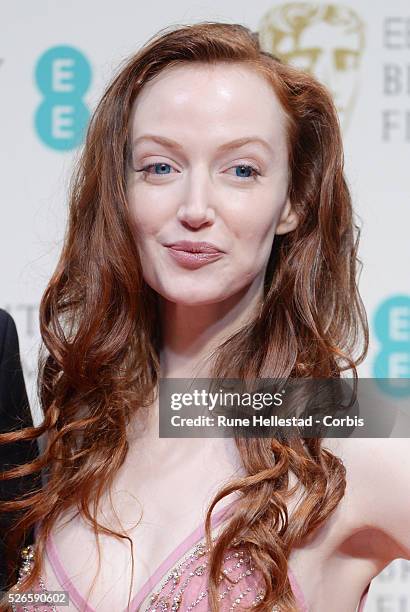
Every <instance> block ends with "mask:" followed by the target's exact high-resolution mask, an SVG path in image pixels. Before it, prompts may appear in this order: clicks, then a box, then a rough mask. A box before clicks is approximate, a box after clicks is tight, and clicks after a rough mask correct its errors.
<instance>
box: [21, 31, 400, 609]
mask: <svg viewBox="0 0 410 612" xmlns="http://www.w3.org/2000/svg"><path fill="white" fill-rule="evenodd" d="M355 230H357V227H356V226H355V225H354V223H353V211H352V206H351V200H350V196H349V192H348V188H347V185H346V182H345V179H344V176H343V158H342V143H341V136H340V132H339V127H338V122H337V117H336V113H335V109H334V106H333V104H332V102H331V100H330V98H329V95H328V93H327V92H326V90H325V89H324V88H323V87H322V86H320V85H319V84H318V83H317V82H316V81H315V80H314V79H313V78H311V77H310V76H308V75H306V74H303V73H301V72H299V71H298V70H296V69H293V68H291V67H288V66H286V65H284V64H282V63H281V62H280V61H279V60H277V59H276V58H274V57H272V56H271V55H269V54H268V53H264V52H262V51H261V50H260V48H259V45H258V41H257V38H256V36H255V35H253V34H252V33H251V32H250V31H249V30H248V29H246V28H245V27H243V26H240V25H228V24H222V23H200V24H196V25H193V26H184V27H179V28H176V29H171V30H167V31H165V32H160V33H159V35H157V36H156V37H154V38H153V39H152V40H150V41H149V42H148V43H147V45H145V47H144V48H143V49H141V50H140V51H139V52H138V53H137V54H136V55H135V56H133V57H131V59H130V60H129V61H128V62H127V63H126V64H125V65H124V66H123V67H122V69H121V70H120V71H119V73H118V75H117V76H116V77H115V79H114V80H113V82H112V84H111V85H110V86H109V87H108V89H107V91H106V92H105V94H104V96H103V98H102V100H101V102H100V103H99V105H98V107H97V109H96V111H95V113H94V116H93V119H92V121H91V124H90V127H89V130H88V133H87V138H86V143H85V148H84V151H83V155H82V158H81V160H80V163H79V166H78V171H77V175H76V179H75V181H74V182H73V185H72V190H71V201H70V218H69V228H68V232H67V236H66V242H65V246H64V248H63V252H62V255H61V258H60V261H59V263H58V266H57V269H56V271H55V273H54V275H53V277H52V279H51V281H50V283H49V285H48V287H47V290H46V292H45V294H44V296H43V299H42V302H41V309H40V319H41V332H42V337H43V340H44V343H45V345H46V347H47V349H48V355H47V357H46V359H45V361H44V364H43V366H42V369H41V373H40V397H41V402H42V405H43V408H44V415H45V416H44V422H43V424H42V425H41V426H40V427H39V428H38V429H37V432H38V435H41V434H42V433H43V432H44V433H45V432H47V436H48V445H47V448H46V449H45V452H44V454H43V455H42V457H41V459H40V461H38V462H37V463H36V464H35V465H32V467H31V468H30V466H28V467H27V470H28V471H29V470H30V469H32V470H39V469H43V470H44V474H45V476H46V477H45V479H44V487H43V491H42V492H41V493H39V494H37V495H36V496H35V497H33V499H32V500H26V501H25V502H24V504H23V503H21V502H16V504H17V503H20V505H21V506H23V505H24V506H25V508H26V509H27V512H26V518H25V523H24V524H25V525H32V524H33V523H36V525H37V530H36V545H35V548H34V549H33V550H30V551H23V552H24V555H25V557H26V559H25V561H24V564H23V567H22V571H23V572H24V571H26V573H22V575H21V580H20V583H19V584H18V585H17V586H18V588H19V589H20V590H24V591H28V590H32V589H33V587H35V586H36V585H37V584H38V582H37V581H38V580H40V586H42V588H47V589H49V590H62V589H67V590H68V591H69V595H70V605H69V607H66V608H64V609H65V610H76V609H81V610H84V609H85V610H88V611H90V610H98V611H99V612H100V611H101V612H105V611H108V610H110V611H111V610H123V609H124V608H125V607H126V606H127V602H128V604H130V605H129V608H128V609H130V610H178V609H179V610H187V611H188V610H189V611H190V610H193V609H195V610H201V611H204V610H228V609H229V610H231V609H232V610H233V609H236V608H237V609H246V608H249V609H254V610H281V611H282V610H285V611H291V610H308V609H309V610H314V611H315V612H324V611H325V610H326V612H327V611H328V610H329V609H331V610H332V612H353V611H354V610H355V609H356V606H357V604H358V603H359V600H361V607H362V606H363V603H364V599H365V594H366V590H367V587H368V585H369V583H370V580H371V578H372V577H373V576H375V575H376V574H377V573H379V572H380V571H381V570H382V569H383V567H385V566H386V565H387V564H388V563H389V562H390V561H391V560H392V559H394V558H396V557H400V556H404V557H405V558H410V528H409V523H408V519H407V515H408V507H409V502H410V492H409V486H408V483H406V480H405V479H406V469H407V473H408V469H409V465H407V466H406V465H405V462H406V461H407V464H408V461H409V459H408V444H407V441H405V442H406V444H404V441H401V440H377V441H376V442H375V441H373V440H357V439H348V440H343V439H329V440H320V439H314V438H307V439H301V438H300V437H299V438H297V439H294V440H292V441H291V442H290V441H289V442H286V440H282V441H280V440H278V439H275V438H254V439H245V438H243V437H237V438H235V440H233V439H230V438H227V439H217V438H206V439H203V440H198V439H195V438H185V439H179V440H178V441H177V442H176V441H175V440H174V439H169V438H159V437H158V418H159V415H158V394H157V389H158V382H159V379H160V377H161V378H187V379H191V378H193V377H202V378H206V377H212V376H214V377H217V378H240V379H245V378H246V379H250V378H252V377H254V378H258V377H260V378H264V377H277V378H282V377H283V378H288V377H295V378H298V377H324V378H328V377H332V378H335V377H340V374H341V372H343V371H345V370H350V369H351V370H352V372H353V374H354V375H356V366H357V364H359V363H360V362H361V361H362V360H363V359H364V357H365V355H366V352H367V345H368V329H367V322H366V315H365V311H364V308H363V304H362V302H361V299H360V296H359V293H358V290H357V285H356V266H357V255H356V254H357V243H358V233H356V231H355ZM204 243H206V244H205V245H204ZM181 249H182V251H181ZM201 249H202V253H201V254H199V255H198V254H197V255H195V254H192V251H198V250H199V251H201ZM206 250H207V252H208V255H204V251H206ZM211 252H212V255H209V254H210V253H211ZM356 353H357V354H356ZM21 436H22V439H23V438H24V431H23V432H22V433H21ZM388 442H392V443H393V444H390V445H388V444H387V443H388ZM385 465H387V466H388V469H384V466H385ZM406 484H407V486H406ZM381 491H383V492H384V493H383V494H382V495H381V494H380V492H381ZM386 492H387V495H386ZM393 493H394V494H395V495H396V498H395V499H394V501H393V497H392V494H393ZM406 506H407V508H406ZM214 508H215V511H214V512H213V510H214ZM204 519H206V521H205V522H204ZM204 528H206V533H204ZM97 533H98V538H97V536H96V534H97ZM129 548H130V549H131V551H129ZM99 552H100V553H101V557H99V554H98V553H99ZM130 552H131V554H130ZM46 553H47V554H46ZM27 575H28V577H27ZM127 596H128V597H127ZM131 600H132V601H131ZM86 602H87V604H88V607H87V604H86ZM15 609H20V608H19V607H16V608H15ZM28 609H31V608H28ZM41 609H43V607H41ZM56 609H57V608H56Z"/></svg>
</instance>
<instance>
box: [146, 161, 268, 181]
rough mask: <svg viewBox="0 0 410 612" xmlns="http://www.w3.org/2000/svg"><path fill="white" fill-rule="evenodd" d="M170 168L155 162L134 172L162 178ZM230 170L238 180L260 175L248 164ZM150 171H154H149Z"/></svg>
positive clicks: (162, 163)
mask: <svg viewBox="0 0 410 612" xmlns="http://www.w3.org/2000/svg"><path fill="white" fill-rule="evenodd" d="M171 168H172V166H171V165H170V164H166V163H165V162H156V163H154V164H148V165H147V166H144V167H143V168H141V169H140V170H136V172H142V173H143V174H151V175H154V176H164V175H165V174H171ZM232 168H235V176H237V177H238V178H244V179H256V178H257V177H258V176H259V175H260V172H258V170H257V169H256V168H254V167H253V166H251V165H249V164H238V165H236V166H231V168H229V169H232ZM152 169H154V170H153V171H151V170H152Z"/></svg>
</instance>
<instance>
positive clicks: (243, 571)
mask: <svg viewBox="0 0 410 612" xmlns="http://www.w3.org/2000/svg"><path fill="white" fill-rule="evenodd" d="M234 503H235V502H232V503H231V504H229V505H227V506H226V507H224V508H222V509H221V510H219V511H218V512H215V513H214V514H213V515H212V536H213V539H215V536H214V530H215V529H216V528H217V527H218V526H219V525H221V524H222V522H223V520H224V519H225V518H227V517H228V516H229V513H230V510H231V508H232V506H233V504H234ZM204 534H205V528H204V524H202V525H200V526H199V527H198V528H197V529H196V530H195V531H194V532H193V533H191V535H189V536H188V537H187V538H186V539H185V540H184V541H183V542H181V544H180V545H179V546H178V547H177V548H176V549H175V550H174V551H173V552H172V553H171V554H170V555H169V556H168V557H167V558H166V559H165V560H164V561H163V562H162V563H161V565H160V566H159V567H158V568H157V570H156V571H155V572H154V573H153V574H152V575H151V576H150V578H149V579H148V580H147V581H146V582H145V584H144V585H143V586H142V588H141V589H140V590H139V591H138V592H137V593H136V594H135V595H134V597H133V599H132V601H131V603H130V605H129V607H128V608H126V609H125V610H124V611H121V612H137V611H138V612H176V611H180V612H191V611H195V612H207V611H208V610H209V608H208V603H207V591H208V589H207V565H208V550H207V549H206V540H205V535H204ZM46 554H47V557H48V559H49V562H50V564H51V566H52V568H53V570H54V573H55V575H56V577H57V579H58V581H59V583H60V585H61V590H64V591H68V594H69V599H70V604H71V605H72V604H74V606H75V607H76V609H78V610H79V611H81V612H98V610H97V609H95V608H93V607H91V606H90V605H89V604H88V603H87V601H86V600H85V599H84V597H83V596H82V595H81V593H80V592H79V591H78V590H77V588H76V586H75V585H74V583H73V581H72V580H71V578H70V576H69V575H68V574H67V572H66V570H65V569H64V565H63V563H62V561H61V558H60V555H59V553H58V551H57V548H56V545H55V542H54V540H53V538H52V537H49V539H48V541H47V544H46ZM34 555H35V544H34V546H32V547H31V548H30V547H29V549H26V550H25V553H24V556H25V560H24V561H23V563H22V566H21V567H20V577H23V576H24V575H25V574H26V573H27V572H29V571H30V567H31V564H32V562H33V561H32V559H33V558H34ZM223 574H224V575H227V576H229V578H230V579H231V580H232V582H228V581H227V580H223ZM288 576H289V581H290V584H291V587H292V591H293V593H294V596H295V598H296V601H297V604H298V607H299V610H300V612H314V611H312V610H309V608H308V606H307V605H306V602H305V599H304V596H303V593H302V590H301V589H300V587H299V585H298V583H297V580H296V577H295V576H294V574H293V572H292V571H291V570H290V568H289V569H288ZM257 578H258V576H257V573H256V571H255V567H254V566H253V564H252V561H251V559H250V558H249V555H247V554H246V551H245V550H243V549H242V548H241V543H240V542H239V543H238V544H237V545H236V546H235V547H234V548H233V549H232V550H231V551H229V552H228V554H226V555H225V558H224V564H223V569H222V574H221V577H220V586H219V600H220V609H221V611H223V612H228V611H232V612H233V611H235V610H236V609H244V607H251V606H252V605H255V604H256V603H257V602H258V601H259V600H260V598H261V597H262V596H263V591H262V590H261V589H260V586H258V579H257ZM20 580H21V578H19V581H20ZM18 584H19V582H18V583H17V586H18ZM369 586H370V585H368V587H367V588H366V589H365V591H364V592H363V594H362V597H361V600H360V603H359V605H358V608H357V612H364V604H365V601H366V599H367V594H368V589H369ZM35 590H38V591H42V592H44V593H47V585H46V584H45V582H44V579H43V578H42V577H41V578H40V580H39V583H38V587H37V589H35ZM12 609H13V612H59V611H60V610H61V611H64V610H67V608H66V607H63V606H58V605H53V604H47V605H45V604H41V605H39V604H36V605H32V604H30V605H21V604H19V605H15V604H13V606H12ZM275 610H277V608H276V606H275V607H274V608H273V609H272V612H275ZM116 612H117V611H116Z"/></svg>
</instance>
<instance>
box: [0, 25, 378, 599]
mask: <svg viewBox="0 0 410 612" xmlns="http://www.w3.org/2000/svg"><path fill="white" fill-rule="evenodd" d="M182 62H191V63H192V62H205V63H215V62H236V63H240V64H244V65H247V66H250V67H252V69H254V70H256V71H258V72H259V73H260V74H261V75H262V76H263V77H264V78H266V79H267V80H268V82H269V83H270V84H271V85H272V87H273V90H274V92H275V93H276V95H277V96H278V98H279V101H280V103H281V104H282V106H283V109H284V110H285V113H286V116H287V120H288V145H289V146H288V148H289V168H290V182H289V195H290V198H291V202H292V203H293V206H294V208H295V210H296V212H297V214H298V216H299V224H298V227H297V228H296V229H295V230H294V231H292V232H290V233H288V234H284V235H278V236H275V240H274V244H273V247H272V252H271V256H270V260H269V265H268V268H267V272H266V281H265V291H264V296H263V301H262V303H261V305H260V308H259V310H258V312H257V313H255V317H254V319H253V321H252V322H251V323H249V324H247V325H246V326H245V327H244V328H243V329H241V330H240V331H238V332H237V333H235V334H234V335H232V337H230V338H229V339H228V340H227V341H226V342H224V343H223V345H222V346H220V347H219V348H218V351H217V353H216V359H215V361H214V371H213V374H214V376H215V377H220V378H224V377H228V378H245V377H246V378H258V377H272V378H276V377H277V378H285V379H287V378H288V377H324V378H326V377H340V374H341V372H343V371H345V370H352V372H353V376H354V377H355V378H357V372H356V366H357V365H358V364H359V363H361V361H363V359H364V357H365V356H366V354H367V350H368V324H367V317H366V313H365V309H364V306H363V303H362V300H361V298H360V295H359V292H358V288H357V275H358V268H359V266H358V264H361V262H360V260H359V259H358V256H357V250H358V242H359V235H360V230H359V227H358V226H357V225H356V223H355V221H354V218H353V209H352V203H351V197H350V194H349V190H348V186H347V184H346V181H345V178H344V174H343V148H342V139H341V134H340V127H339V123H338V118H337V114H336V111H335V108H334V105H333V103H332V100H331V97H330V95H329V93H328V91H327V90H326V88H324V87H323V86H322V85H321V84H319V83H318V82H317V81H316V80H315V79H314V78H313V77H312V76H310V75H308V74H306V73H303V72H301V71H299V70H297V69H295V68H293V67H290V66H288V65H286V64H284V63H283V62H281V61H280V59H278V58H276V57H274V56H272V55H271V54H269V53H267V52H264V51H263V50H262V49H261V48H260V45H259V41H258V36H257V34H256V33H253V32H251V31H250V30H249V29H247V28H246V27H244V26H242V25H237V24H225V23H214V22H202V23H198V24H195V25H188V26H179V27H177V26H173V27H171V28H167V29H165V30H161V31H160V32H159V33H158V34H157V35H156V36H154V37H153V38H151V39H150V40H149V41H148V42H147V44H145V45H144V46H143V47H142V48H141V49H140V50H139V51H138V52H137V53H136V54H135V55H133V56H132V57H130V58H129V59H128V60H127V61H126V62H125V63H124V65H122V66H121V67H120V69H119V71H118V73H117V75H116V76H115V77H114V78H113V80H112V82H111V84H110V85H109V86H108V88H107V89H106V91H105V93H104V94H103V96H102V98H101V100H100V102H99V104H98V106H97V108H96V110H95V112H94V114H93V116H92V119H91V121H90V124H89V127H88V131H87V134H86V140H85V144H84V147H83V150H82V153H81V156H80V158H79V160H78V162H77V165H76V169H75V173H74V175H73V179H72V183H71V185H70V201H69V220H68V227H67V232H66V236H65V241H64V246H63V249H62V252H61V256H60V258H59V261H58V264H57V267H56V269H55V272H54V273H53V275H52V277H51V280H50V281H49V283H48V286H47V288H46V290H45V292H44V294H43V297H42V300H41V304H40V328H41V335H42V340H43V343H44V345H43V350H42V351H41V354H40V360H39V378H38V393H39V398H40V402H41V406H42V409H43V412H44V420H43V422H42V423H41V424H40V426H38V427H30V428H26V429H23V430H20V431H14V432H9V433H7V434H3V435H2V436H1V442H2V443H4V444H6V443H11V442H13V441H16V440H33V439H36V438H38V437H40V436H42V435H43V434H46V436H45V440H46V444H45V446H44V449H43V450H42V452H41V454H40V456H39V458H38V459H37V460H35V461H33V462H31V463H29V464H26V465H23V466H20V467H18V468H15V469H13V470H9V471H7V472H3V473H2V474H1V475H0V476H1V479H2V480H7V479H13V478H17V477H19V476H23V475H30V474H35V473H36V474H38V473H42V474H43V482H42V485H41V486H40V487H38V488H37V489H36V490H35V491H32V492H30V494H28V495H27V496H26V497H24V498H19V499H16V500H13V501H9V502H3V503H1V504H0V510H1V511H3V512H16V511H18V512H19V519H18V520H17V521H16V523H15V527H14V529H13V530H11V531H10V533H9V534H8V540H9V542H8V545H9V569H10V577H11V579H12V580H14V579H17V578H16V577H17V574H16V572H17V565H18V553H19V546H20V545H21V542H22V539H23V534H24V533H26V532H27V531H28V530H29V529H30V528H31V527H32V526H33V525H34V523H36V522H38V521H41V527H40V529H39V533H38V539H37V542H36V545H37V554H36V557H35V564H34V568H33V571H32V572H31V574H30V576H28V578H27V579H26V581H25V582H24V585H23V586H22V588H24V589H29V588H30V586H32V585H33V584H34V581H35V580H36V579H37V578H38V576H39V573H40V570H41V558H42V556H43V553H44V544H45V540H46V538H47V536H48V533H49V532H50V530H51V528H52V526H53V524H54V523H55V521H56V519H57V518H58V517H59V516H60V515H61V514H62V513H63V512H64V511H65V510H67V509H68V508H72V507H76V506H77V507H78V509H79V511H80V513H81V515H82V517H83V518H84V520H85V521H87V522H89V524H90V525H91V526H92V528H93V530H94V532H95V534H96V537H97V542H98V533H110V534H111V535H112V536H113V537H118V538H125V539H127V540H129V543H130V545H131V554H132V552H133V550H132V541H131V539H130V538H129V537H128V536H127V535H126V534H125V533H120V532H116V531H112V530H109V529H107V528H105V527H103V526H101V525H99V524H98V522H97V520H96V516H97V508H98V503H99V500H100V497H101V496H102V494H103V492H104V491H106V490H107V488H109V487H110V485H111V483H112V481H113V478H114V476H115V474H116V472H117V470H118V469H119V467H120V466H121V465H122V463H123V462H124V459H125V457H126V454H127V448H128V445H127V436H126V432H127V424H128V423H129V422H130V419H131V418H132V416H133V415H135V411H136V410H138V409H139V407H141V406H149V405H150V404H151V403H152V402H153V401H154V398H155V393H156V388H157V383H158V379H159V348H160V344H161V337H160V332H159V331H158V330H159V325H158V322H159V320H158V317H159V308H158V295H156V294H155V293H154V292H153V290H152V289H151V288H150V287H149V286H148V285H147V284H146V283H145V282H144V279H143V276H142V269H141V262H140V259H139V254H138V250H137V248H136V243H135V239H134V238H133V235H132V231H131V229H130V227H131V222H130V218H129V211H128V206H127V200H126V191H125V167H126V163H127V156H128V144H129V143H128V142H127V132H128V123H129V117H130V111H131V107H132V105H133V102H134V101H135V99H136V97H137V96H138V94H139V92H140V91H141V89H142V88H143V87H144V84H145V83H147V82H148V81H149V80H150V79H152V78H153V77H155V75H157V74H159V73H160V72H161V71H163V70H166V69H167V68H168V67H170V66H173V65H176V64H180V63H182ZM235 441H236V444H237V446H238V449H239V452H240V454H241V457H242V461H243V465H244V468H245V470H246V474H247V475H246V476H245V477H242V478H237V479H235V480H234V481H232V482H231V483H230V484H229V485H228V486H225V487H224V488H223V489H222V490H221V491H220V492H219V493H218V494H217V495H216V497H215V498H214V499H213V500H212V503H211V504H210V506H209V508H208V512H207V517H206V534H207V539H208V545H210V542H211V540H210V538H211V533H210V517H211V512H212V510H213V508H214V506H215V504H216V503H217V502H218V501H219V500H220V499H221V498H223V497H224V496H226V495H228V494H229V493H231V492H233V491H237V492H238V493H240V503H239V504H238V506H237V508H236V511H235V513H234V515H233V516H232V518H231V520H230V521H229V523H228V524H227V526H226V527H225V529H224V530H223V531H222V532H221V534H220V536H219V537H218V539H217V541H216V542H215V544H214V545H213V548H212V551H211V556H210V564H209V568H210V579H209V606H210V608H211V610H212V611H216V610H218V577H219V575H220V570H221V564H222V559H223V555H224V554H225V551H226V549H227V548H228V547H229V546H230V544H232V542H233V540H238V539H240V540H242V541H243V542H244V543H245V544H246V547H247V549H248V551H249V553H250V554H251V556H252V558H253V562H254V565H255V566H256V568H257V569H258V570H259V571H260V572H261V575H262V577H263V581H264V585H262V586H264V589H265V597H264V599H263V601H262V602H261V603H259V604H258V606H257V607H255V608H254V609H255V610H257V611H259V610H270V609H272V606H273V605H275V604H276V605H277V606H279V608H280V609H281V610H284V611H292V610H294V609H295V600H294V597H293V594H292V591H291V587H290V583H289V581H288V578H287V559H288V556H289V554H290V551H291V549H292V548H293V547H294V546H298V545H300V544H301V543H302V542H303V541H304V540H305V538H307V536H309V535H310V534H311V533H312V532H314V530H316V529H317V528H318V527H319V526H321V525H322V524H323V522H324V521H326V519H327V518H328V517H329V515H330V514H331V513H332V512H333V511H334V510H335V508H336V506H337V505H338V503H339V501H340V499H341V498H342V497H343V495H344V490H345V485H346V480H345V470H344V467H343V465H342V462H341V461H340V460H339V459H338V458H337V457H335V456H334V455H333V454H331V453H330V452H329V451H327V450H324V449H322V448H321V440H320V439H319V438H317V439H315V438H307V439H305V440H303V439H301V438H295V439H293V440H292V441H291V442H286V441H283V440H282V441H279V440H277V439H275V438H272V439H271V438H254V439H247V438H235ZM290 470H292V472H293V473H294V474H295V476H296V479H297V484H296V485H295V487H296V488H297V489H299V490H300V495H301V501H300V503H299V504H298V506H297V508H296V510H295V511H294V513H293V514H292V520H289V517H288V512H287V505H286V500H287V499H288V497H289V495H290V493H292V491H293V492H294V491H295V488H293V489H292V490H290V481H289V471H290ZM90 508H93V512H91V511H90ZM132 561H133V556H132ZM10 584H14V582H10ZM130 596H131V588H130Z"/></svg>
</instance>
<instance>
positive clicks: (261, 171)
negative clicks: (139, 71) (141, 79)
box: [127, 63, 297, 305]
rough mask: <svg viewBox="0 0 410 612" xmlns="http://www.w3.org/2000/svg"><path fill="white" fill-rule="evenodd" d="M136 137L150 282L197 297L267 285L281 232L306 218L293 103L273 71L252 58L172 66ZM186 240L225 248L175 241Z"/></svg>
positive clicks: (139, 118)
mask: <svg viewBox="0 0 410 612" xmlns="http://www.w3.org/2000/svg"><path fill="white" fill-rule="evenodd" d="M129 138H130V146H131V151H132V153H131V161H130V164H129V167H128V168H127V197H128V203H129V207H130V212H131V216H132V223H133V231H134V235H135V239H136V242H137V246H138V249H139V252H140V256H141V262H142V267H143V274H144V278H145V280H146V282H147V283H148V284H149V285H150V286H151V287H152V288H153V289H154V290H155V291H156V292H158V293H159V294H160V295H161V296H162V297H164V298H165V299H167V300H170V301H172V302H176V303H181V304H191V305H193V304H207V303H213V302H219V301H222V300H224V299H226V298H229V297H232V296H233V295H234V294H235V293H237V292H239V291H241V290H244V289H246V288H249V286H250V285H252V286H253V288H257V289H260V288H261V287H262V286H263V279H264V275H265V270H266V265H267V262H268V259H269V255H270V252H271V249H272V243H273V239H274V235H275V233H286V232H287V231H290V230H292V229H294V227H295V226H296V222H297V219H296V216H295V215H294V213H293V211H292V209H291V205H290V202H289V200H288V197H287V192H288V161H287V160H288V151H287V143H286V127H285V116H284V111H283V110H282V107H281V106H280V104H279V101H278V99H277V97H276V95H275V93H274V91H273V89H272V88H271V87H270V85H269V84H268V83H267V82H266V81H265V80H264V78H263V77H262V76H260V75H259V74H257V73H256V72H255V71H254V70H251V69H250V68H248V67H246V66H244V65H242V64H235V65H232V64H226V63H219V64H216V65H213V66H210V65H206V64H195V65H192V64H191V65H190V64H184V65H180V66H176V67H172V68H169V69H166V70H165V71H163V72H162V73H160V74H159V75H158V76H157V77H156V78H155V79H154V80H153V81H151V82H149V83H147V84H146V85H145V86H144V87H143V89H142V91H141V93H140V94H139V96H138V98H137V99H136V101H135V103H134V107H133V109H132V114H131V120H130V129H129ZM239 141H241V142H239ZM180 241H189V242H190V243H199V242H207V243H211V245H214V247H215V248H216V249H217V252H216V253H215V252H213V253H211V254H210V253H208V254H204V253H202V254H200V253H199V254H198V253H197V254H193V253H192V252H191V253H189V252H187V249H188V251H189V250H190V249H193V250H197V247H198V244H196V245H195V244H193V245H192V244H190V245H187V244H186V243H185V244H182V245H179V246H178V245H176V248H172V247H171V246H169V245H172V244H174V245H175V243H177V242H180ZM180 249H182V250H180ZM210 250H212V248H211V249H210ZM214 251H215V249H214Z"/></svg>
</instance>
